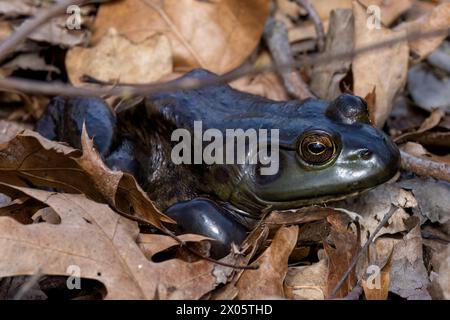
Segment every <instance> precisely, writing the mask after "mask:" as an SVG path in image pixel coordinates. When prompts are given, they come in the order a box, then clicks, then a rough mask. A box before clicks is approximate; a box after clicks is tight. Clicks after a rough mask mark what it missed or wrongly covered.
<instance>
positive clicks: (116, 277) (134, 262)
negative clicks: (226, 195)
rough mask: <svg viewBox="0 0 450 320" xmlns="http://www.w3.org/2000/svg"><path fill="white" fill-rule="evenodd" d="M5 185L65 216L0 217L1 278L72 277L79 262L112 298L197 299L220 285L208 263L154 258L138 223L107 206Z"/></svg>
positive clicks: (78, 197) (83, 274)
mask: <svg viewBox="0 0 450 320" xmlns="http://www.w3.org/2000/svg"><path fill="white" fill-rule="evenodd" d="M0 189H1V191H2V192H4V193H10V195H13V194H17V192H20V193H22V194H24V195H28V196H30V197H33V198H34V199H37V200H39V201H41V202H42V203H44V204H47V205H48V206H50V207H51V208H52V209H53V210H54V211H55V212H56V213H57V214H58V215H59V216H60V217H61V223H60V224H59V225H53V224H48V223H39V224H32V225H22V224H20V223H18V222H16V221H14V220H12V219H10V218H8V217H0V234H1V237H0V254H1V256H2V257H3V259H1V261H0V277H11V276H16V275H32V274H34V273H36V272H37V271H38V270H39V271H40V272H41V273H43V274H47V275H66V276H67V275H70V274H68V273H67V270H68V267H69V266H73V265H75V266H78V267H79V268H80V271H81V277H82V278H88V279H95V280H98V281H100V282H102V283H103V284H104V285H105V286H106V289H107V296H106V298H107V299H155V298H161V299H198V298H200V297H201V296H202V295H204V294H206V293H207V292H209V291H211V290H212V289H214V287H215V286H216V279H215V277H214V276H213V275H212V268H213V265H212V264H211V263H209V262H206V261H198V262H195V263H186V262H183V261H181V260H178V259H175V260H168V261H164V262H160V263H154V262H151V261H149V260H148V259H147V258H146V257H145V256H144V254H143V253H142V251H141V250H140V249H139V247H138V245H137V244H136V239H137V237H138V233H139V229H138V227H137V224H136V223H135V222H132V221H130V220H128V219H126V218H124V217H121V216H120V215H118V214H116V213H115V212H114V211H112V210H111V209H110V208H109V207H108V206H107V205H105V204H100V203H97V202H94V201H91V200H88V199H87V198H85V197H84V196H83V195H74V194H61V193H54V192H47V191H41V190H36V189H29V188H20V187H13V186H8V185H5V184H1V187H0ZM167 238H169V239H170V237H167ZM169 241H170V240H169Z"/></svg>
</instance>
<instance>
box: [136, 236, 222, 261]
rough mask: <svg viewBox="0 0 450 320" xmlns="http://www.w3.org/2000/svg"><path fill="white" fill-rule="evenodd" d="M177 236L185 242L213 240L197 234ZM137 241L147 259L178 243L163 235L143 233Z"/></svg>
mask: <svg viewBox="0 0 450 320" xmlns="http://www.w3.org/2000/svg"><path fill="white" fill-rule="evenodd" d="M178 238H179V239H180V240H181V241H183V242H186V243H188V242H200V241H208V240H213V239H211V238H208V237H204V236H201V235H198V234H182V235H180V236H178ZM137 243H138V245H139V247H140V248H141V250H142V251H143V252H144V254H145V256H146V257H147V259H151V258H152V257H153V256H154V255H155V254H157V253H158V252H161V251H164V250H167V249H169V248H172V247H175V246H179V245H180V243H179V242H178V241H176V240H175V239H173V238H170V237H167V236H165V235H160V234H143V233H141V234H139V237H138V239H137Z"/></svg>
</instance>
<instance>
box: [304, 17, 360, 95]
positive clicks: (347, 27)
mask: <svg viewBox="0 0 450 320" xmlns="http://www.w3.org/2000/svg"><path fill="white" fill-rule="evenodd" d="M330 25H331V27H330V28H329V31H328V34H327V40H326V44H325V53H326V54H329V55H333V54H342V53H346V52H347V53H349V52H351V50H352V47H353V34H354V31H353V28H354V21H353V13H352V11H351V10H350V9H338V10H336V11H333V12H332V13H331V17H330ZM350 65H351V61H348V60H345V59H342V60H340V61H339V60H335V61H333V62H330V63H327V64H319V65H317V66H315V67H314V69H313V73H312V76H311V90H312V91H313V92H314V93H315V94H316V95H317V96H318V97H319V98H322V99H326V100H334V99H335V98H337V97H338V96H339V94H340V93H341V90H340V83H341V81H342V79H344V77H345V76H346V75H347V73H348V71H349V70H350Z"/></svg>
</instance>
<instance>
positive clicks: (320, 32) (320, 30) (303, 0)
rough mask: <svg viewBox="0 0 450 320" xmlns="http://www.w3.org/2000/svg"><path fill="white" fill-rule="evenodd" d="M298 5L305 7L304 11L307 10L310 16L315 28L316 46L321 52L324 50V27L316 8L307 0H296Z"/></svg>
mask: <svg viewBox="0 0 450 320" xmlns="http://www.w3.org/2000/svg"><path fill="white" fill-rule="evenodd" d="M296 1H297V3H298V4H299V5H301V6H302V7H303V8H305V10H306V12H308V15H309V17H310V18H311V20H312V22H313V24H314V28H315V29H316V34H317V48H318V49H319V52H323V51H324V50H325V29H324V27H323V24H322V20H321V19H320V17H319V15H318V13H317V11H316V9H315V8H314V7H313V6H312V4H311V2H310V1H309V0H296Z"/></svg>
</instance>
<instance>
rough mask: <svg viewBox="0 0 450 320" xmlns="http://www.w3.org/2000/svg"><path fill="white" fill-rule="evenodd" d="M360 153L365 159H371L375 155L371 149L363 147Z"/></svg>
mask: <svg viewBox="0 0 450 320" xmlns="http://www.w3.org/2000/svg"><path fill="white" fill-rule="evenodd" d="M358 155H359V157H360V158H361V159H363V160H370V158H372V156H373V152H372V151H370V150H369V149H362V150H360V151H359V154H358Z"/></svg>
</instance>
